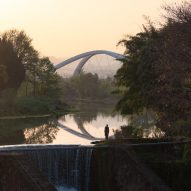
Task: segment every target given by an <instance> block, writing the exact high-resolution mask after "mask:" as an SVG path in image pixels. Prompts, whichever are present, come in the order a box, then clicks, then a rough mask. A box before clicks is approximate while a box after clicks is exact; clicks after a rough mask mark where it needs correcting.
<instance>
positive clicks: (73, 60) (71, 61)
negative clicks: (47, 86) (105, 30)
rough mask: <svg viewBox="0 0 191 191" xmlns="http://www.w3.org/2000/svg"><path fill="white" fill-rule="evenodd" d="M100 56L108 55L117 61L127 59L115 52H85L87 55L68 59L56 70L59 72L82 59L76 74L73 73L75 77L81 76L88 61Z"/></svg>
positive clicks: (56, 66) (57, 66)
mask: <svg viewBox="0 0 191 191" xmlns="http://www.w3.org/2000/svg"><path fill="white" fill-rule="evenodd" d="M99 54H104V55H108V56H111V57H113V58H115V59H118V60H120V59H124V58H125V56H124V55H122V54H118V53H115V52H112V51H108V50H94V51H90V52H85V53H82V54H79V55H76V56H73V57H71V58H69V59H67V60H65V61H62V62H61V63H59V64H57V65H55V68H56V70H58V69H60V68H62V67H64V66H66V65H68V64H71V63H73V62H75V61H77V60H80V59H81V61H80V62H79V64H78V65H77V67H76V69H75V70H74V73H73V75H79V74H80V72H81V71H82V68H83V67H84V65H85V64H86V63H87V62H88V60H90V59H91V58H92V57H93V56H95V55H99Z"/></svg>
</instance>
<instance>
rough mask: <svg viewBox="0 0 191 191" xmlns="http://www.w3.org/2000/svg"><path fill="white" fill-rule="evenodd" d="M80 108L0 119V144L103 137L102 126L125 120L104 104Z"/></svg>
mask: <svg viewBox="0 0 191 191" xmlns="http://www.w3.org/2000/svg"><path fill="white" fill-rule="evenodd" d="M79 108H80V109H79V110H80V111H79V112H75V113H72V114H66V115H63V116H61V117H59V118H58V119H55V118H43V119H42V118H41V119H39V118H31V119H11V120H0V145H15V144H83V145H88V144H90V143H91V142H92V141H94V140H101V139H103V138H104V127H105V125H106V124H108V125H109V127H110V138H112V137H113V134H114V133H113V131H114V130H116V129H120V126H121V125H125V124H127V123H128V121H127V118H123V117H122V116H121V115H119V114H116V113H115V114H113V113H112V110H113V107H112V106H111V105H104V104H99V105H97V104H93V105H92V104H83V105H80V107H79Z"/></svg>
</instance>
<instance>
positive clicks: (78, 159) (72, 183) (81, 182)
mask: <svg viewBox="0 0 191 191" xmlns="http://www.w3.org/2000/svg"><path fill="white" fill-rule="evenodd" d="M92 150H93V148H92V147H85V146H77V145H75V146H62V145H44V146H42V145H39V146H20V147H19V146H18V147H17V146H14V147H11V146H10V147H0V152H3V153H5V152H6V153H7V152H8V153H13V152H14V153H15V152H16V153H22V154H24V157H26V159H27V160H28V159H29V158H30V160H32V161H33V164H35V166H36V167H37V168H38V169H40V170H41V171H42V172H43V173H44V174H45V175H46V176H47V178H48V181H49V182H50V183H52V184H53V185H54V186H56V187H71V188H75V189H76V190H78V191H88V190H89V181H90V164H91V155H92Z"/></svg>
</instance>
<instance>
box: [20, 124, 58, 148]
mask: <svg viewBox="0 0 191 191" xmlns="http://www.w3.org/2000/svg"><path fill="white" fill-rule="evenodd" d="M58 131H59V128H58V127H57V121H55V120H50V121H48V122H47V123H46V124H42V125H40V126H37V127H33V128H29V129H25V130H24V136H25V143H26V144H47V143H52V142H53V140H54V139H56V134H57V132H58Z"/></svg>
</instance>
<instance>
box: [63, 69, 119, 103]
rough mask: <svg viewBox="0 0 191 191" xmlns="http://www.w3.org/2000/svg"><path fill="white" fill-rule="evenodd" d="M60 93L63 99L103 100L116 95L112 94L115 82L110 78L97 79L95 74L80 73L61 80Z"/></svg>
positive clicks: (114, 97) (111, 98)
mask: <svg viewBox="0 0 191 191" xmlns="http://www.w3.org/2000/svg"><path fill="white" fill-rule="evenodd" d="M61 83H62V85H61V86H62V91H63V92H62V95H63V97H64V98H65V99H67V100H71V99H77V100H82V99H86V100H87V99H89V100H94V101H95V100H103V99H110V100H113V99H116V98H118V96H116V95H113V94H112V92H113V91H114V89H115V88H116V87H115V83H114V80H113V79H111V78H106V79H99V78H98V75H97V74H92V73H83V72H82V73H81V74H80V75H78V76H74V77H72V78H70V79H63V80H62V82H61Z"/></svg>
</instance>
